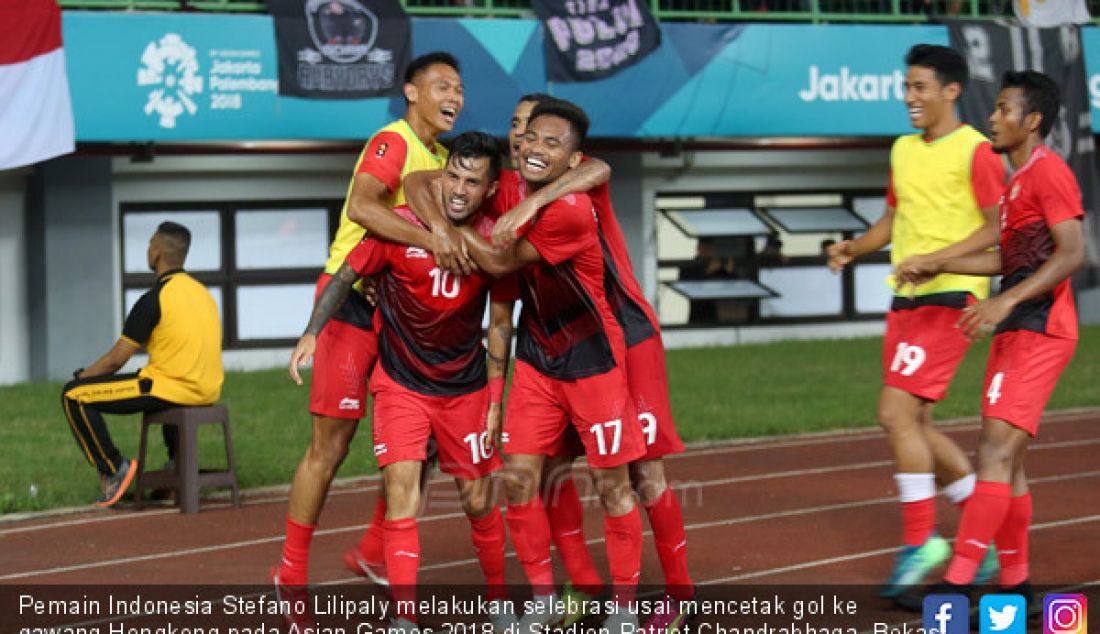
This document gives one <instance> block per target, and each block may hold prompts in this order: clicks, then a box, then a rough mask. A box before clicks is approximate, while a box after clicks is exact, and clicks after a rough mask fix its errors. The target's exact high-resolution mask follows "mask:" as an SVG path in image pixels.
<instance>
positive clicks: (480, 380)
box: [347, 206, 515, 480]
mask: <svg viewBox="0 0 1100 634" xmlns="http://www.w3.org/2000/svg"><path fill="white" fill-rule="evenodd" d="M394 212H395V213H397V214H399V215H400V216H402V217H404V218H405V219H407V220H409V221H410V222H413V223H415V224H418V225H419V224H420V222H419V220H417V219H416V217H415V215H413V213H412V211H410V210H409V209H408V207H405V206H402V207H395V208H394ZM473 226H474V228H475V229H476V230H477V231H478V233H480V234H482V235H484V236H489V235H490V233H491V231H492V226H493V221H492V220H490V219H489V218H487V217H485V216H479V217H478V218H476V219H475V220H474V225H473ZM347 263H348V265H349V266H351V267H352V268H353V269H354V270H355V272H356V273H358V274H359V275H360V276H370V275H375V274H380V275H379V281H378V310H377V311H376V313H375V315H376V316H375V326H376V328H377V329H378V331H379V363H378V364H376V366H375V370H374V373H373V375H372V376H371V381H370V389H371V394H372V396H373V397H374V399H375V401H374V418H373V420H374V451H375V455H376V456H377V458H378V466H379V468H383V467H385V466H387V465H389V464H392V463H394V462H399V461H402V460H418V461H422V460H424V459H425V446H426V444H427V440H428V436H429V435H433V436H434V437H435V439H436V442H437V443H438V445H439V453H440V469H441V470H442V471H444V472H445V473H448V474H450V475H452V476H455V477H459V478H463V479H468V480H472V479H478V478H481V477H484V476H485V475H487V474H489V473H491V472H492V471H495V470H496V469H497V468H499V466H500V457H499V456H498V455H496V454H495V452H494V451H493V448H492V447H491V446H488V445H487V444H486V443H485V440H484V438H483V435H484V432H485V417H486V412H487V410H488V406H489V393H488V387H487V379H486V367H485V349H484V348H483V347H482V345H481V335H482V329H481V323H482V317H483V316H484V314H485V302H486V297H487V295H488V291H489V289H490V287H491V286H492V288H493V291H494V300H497V301H513V300H514V299H515V290H514V282H511V281H510V280H511V278H505V279H504V280H502V281H500V282H497V283H496V284H495V285H493V281H492V279H491V278H489V277H487V276H484V275H482V274H479V273H475V274H473V275H466V276H461V277H457V276H453V275H451V274H450V273H449V272H447V271H445V270H444V269H442V268H440V267H439V266H438V265H437V264H436V261H435V258H434V257H433V256H432V254H431V253H429V252H427V251H424V250H422V249H418V248H416V247H408V246H405V245H401V244H395V243H391V242H385V241H382V240H378V239H375V238H367V239H365V240H363V241H362V242H360V243H359V245H358V246H356V248H355V249H354V250H353V251H352V252H351V253H350V254H349V255H348V258H347Z"/></svg>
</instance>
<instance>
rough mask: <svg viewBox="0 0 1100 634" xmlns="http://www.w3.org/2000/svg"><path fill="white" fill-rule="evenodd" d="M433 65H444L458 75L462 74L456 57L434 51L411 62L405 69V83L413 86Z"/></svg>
mask: <svg viewBox="0 0 1100 634" xmlns="http://www.w3.org/2000/svg"><path fill="white" fill-rule="evenodd" d="M432 64H444V65H446V66H450V67H451V68H453V69H454V70H455V72H456V73H461V72H462V69H461V68H460V67H459V65H458V59H456V58H455V56H454V55H451V54H450V53H447V52H445V51H433V52H431V53H425V54H424V55H421V56H420V57H417V58H416V59H414V60H413V61H411V62H409V65H408V67H407V68H406V69H405V83H406V84H411V83H413V82H414V81H416V76H417V75H419V74H420V73H421V72H423V71H425V70H427V69H428V67H429V66H431V65H432Z"/></svg>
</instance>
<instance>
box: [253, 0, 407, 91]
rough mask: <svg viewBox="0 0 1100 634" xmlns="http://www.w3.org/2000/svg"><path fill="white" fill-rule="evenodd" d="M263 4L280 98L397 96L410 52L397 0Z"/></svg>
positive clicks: (271, 0)
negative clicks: (272, 27) (272, 36)
mask: <svg viewBox="0 0 1100 634" xmlns="http://www.w3.org/2000/svg"><path fill="white" fill-rule="evenodd" d="M364 2H366V0H364V1H363V2H360V0H267V7H268V10H269V11H270V12H271V16H272V18H273V19H274V22H275V43H276V48H277V49H278V60H279V94H280V95H292V96H296V97H307V98H312V99H363V98H366V97H380V96H385V95H392V94H397V93H398V92H400V90H401V84H402V81H401V79H402V74H403V71H404V68H405V67H406V66H407V65H408V63H409V59H410V57H409V54H410V52H411V50H412V41H411V39H412V38H411V33H412V29H411V27H410V25H409V16H408V15H406V14H405V10H404V9H403V8H402V7H401V3H400V2H398V1H397V0H370V2H369V6H367V4H364Z"/></svg>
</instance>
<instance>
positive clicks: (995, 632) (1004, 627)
mask: <svg viewBox="0 0 1100 634" xmlns="http://www.w3.org/2000/svg"><path fill="white" fill-rule="evenodd" d="M978 614H979V618H978V623H979V625H980V628H979V630H978V631H979V633H980V634H1027V601H1025V600H1024V598H1023V597H1022V596H1020V595H1018V594H987V595H985V596H984V597H982V600H981V603H979V604H978Z"/></svg>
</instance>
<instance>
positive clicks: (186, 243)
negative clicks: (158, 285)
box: [154, 220, 191, 266]
mask: <svg viewBox="0 0 1100 634" xmlns="http://www.w3.org/2000/svg"><path fill="white" fill-rule="evenodd" d="M154 235H158V236H160V237H161V245H162V246H163V247H164V248H165V250H166V253H165V256H166V257H168V258H169V259H170V260H172V261H173V262H174V264H176V265H177V266H183V261H184V260H186V259H187V252H188V251H189V250H190V249H191V231H189V230H188V229H187V227H185V226H183V225H181V224H180V223H178V222H172V221H171V220H166V221H164V222H162V223H160V226H158V227H157V231H156V234H154Z"/></svg>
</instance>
